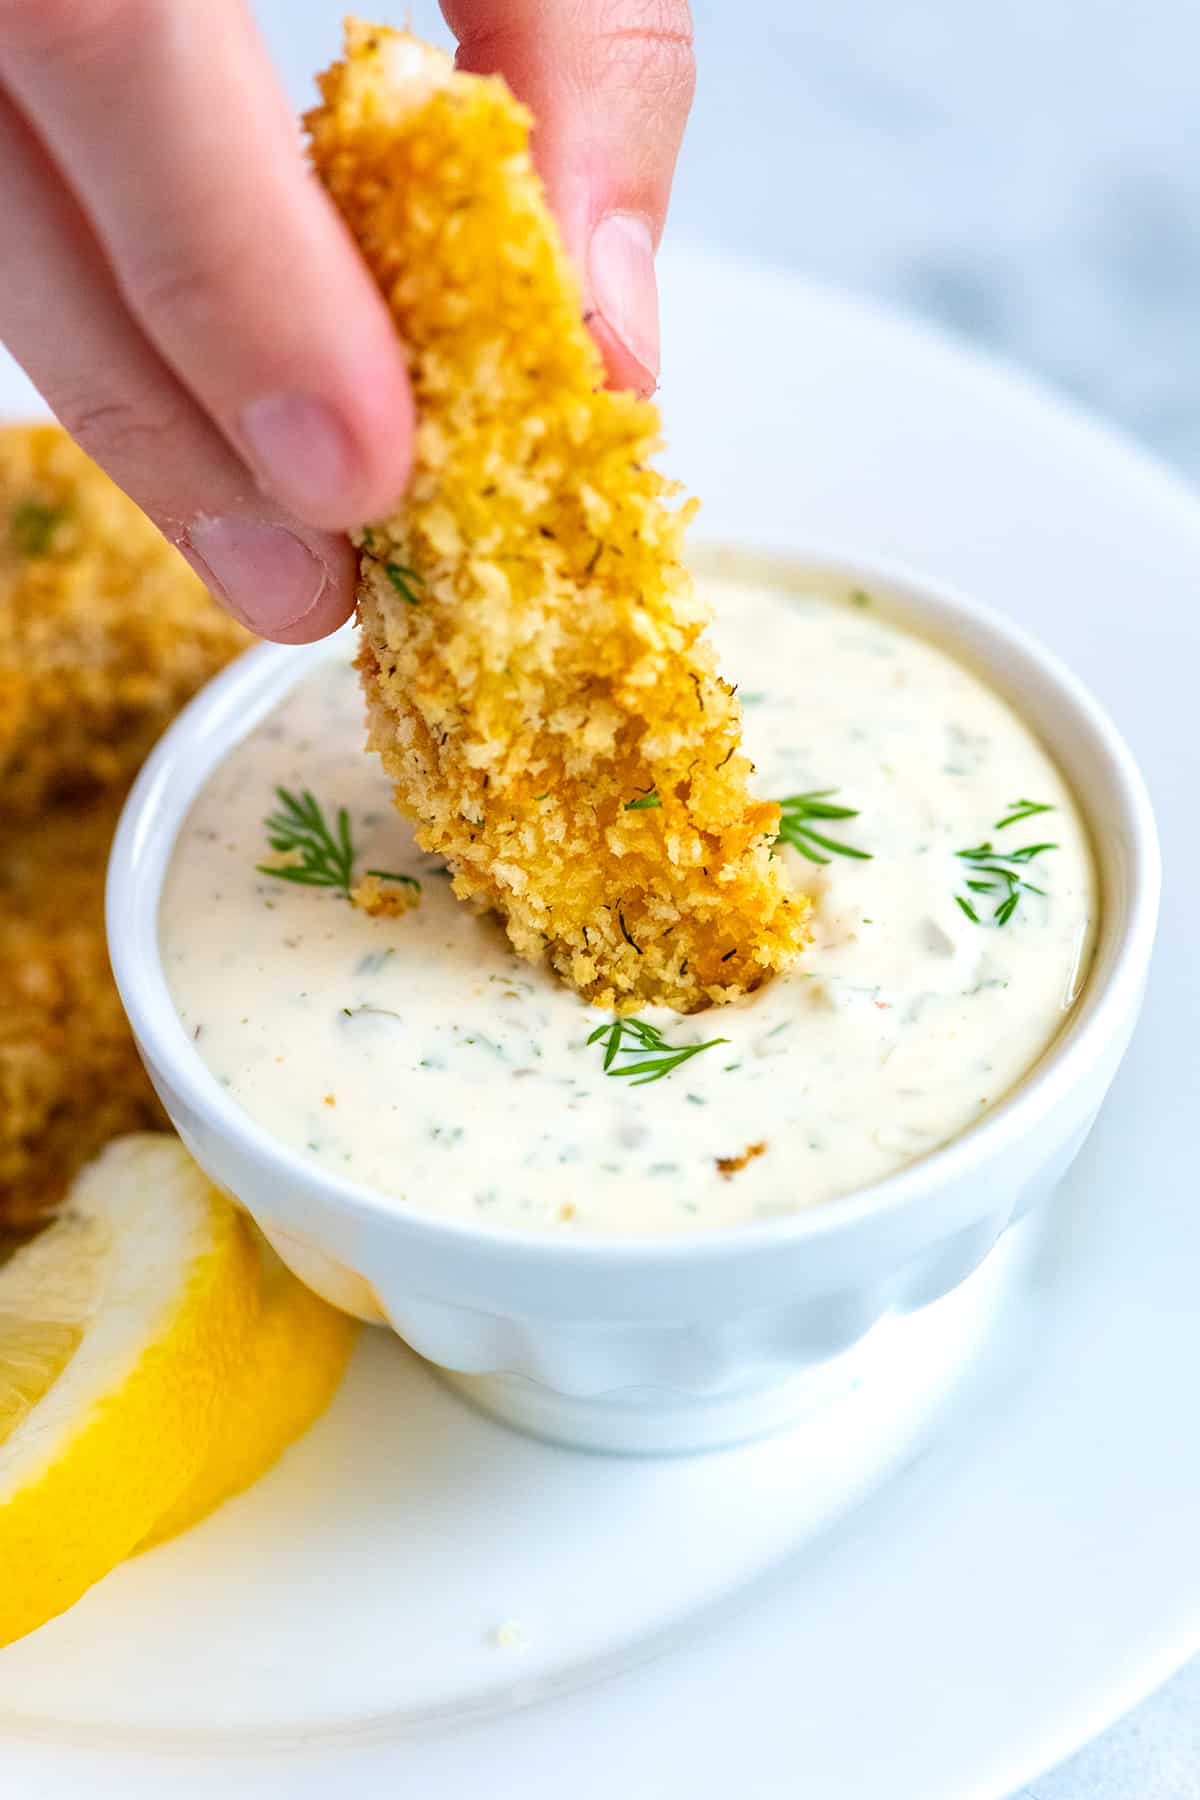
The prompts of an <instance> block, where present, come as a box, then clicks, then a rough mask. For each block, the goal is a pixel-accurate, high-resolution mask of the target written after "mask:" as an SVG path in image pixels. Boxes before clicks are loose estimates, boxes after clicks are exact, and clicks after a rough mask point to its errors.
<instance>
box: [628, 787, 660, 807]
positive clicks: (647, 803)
mask: <svg viewBox="0 0 1200 1800" xmlns="http://www.w3.org/2000/svg"><path fill="white" fill-rule="evenodd" d="M661 805H662V801H661V800H660V799H659V797H658V794H657V792H656V790H655V789H654V788H651V789H650V791H649V793H646V794H641V795H639V797H638V798H637V799H636V800H627V801H626V802H625V811H626V812H651V811H652V810H653V809H654V808H655V807H656V806H661Z"/></svg>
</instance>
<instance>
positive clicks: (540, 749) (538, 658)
mask: <svg viewBox="0 0 1200 1800" xmlns="http://www.w3.org/2000/svg"><path fill="white" fill-rule="evenodd" d="M321 91H322V95H323V104H322V105H321V106H320V107H318V108H317V109H316V110H315V111H314V112H313V113H311V114H310V115H309V118H308V121H307V123H308V127H309V131H310V136H311V144H312V155H313V161H314V163H315V165H316V168H317V170H318V172H319V174H320V176H321V178H322V179H323V181H324V182H325V184H326V186H327V188H328V189H329V192H330V194H331V195H332V197H333V199H334V201H335V202H336V204H337V206H338V208H339V210H340V211H341V213H342V216H343V218H344V219H345V221H346V223H347V225H348V226H349V228H350V230H351V232H352V233H353V235H354V237H355V239H356V240H357V242H358V244H359V247H360V249H361V250H362V253H363V255H364V256H365V258H366V260H367V262H368V264H369V265H370V267H371V270H372V272H373V274H374V276H375V278H376V280H377V282H378V283H379V286H380V288H381V290H382V291H383V293H384V295H385V297H386V299H387V301H388V304H389V306H390V308H391V311H392V315H393V317H394V319H395V322H396V326H397V329H398V331H399V333H400V335H401V337H402V339H403V341H404V343H405V345H406V347H407V352H408V355H409V360H410V367H411V372H412V379H413V386H414V390H415V394H416V400H417V406H418V411H419V421H420V422H419V426H418V431H417V441H416V458H415V470H414V475H413V479H412V483H411V486H410V489H409V491H408V493H407V495H406V496H405V498H404V500H403V501H402V502H401V503H400V505H399V506H398V507H397V509H396V511H395V512H394V513H393V514H391V515H390V516H389V517H388V518H386V519H383V520H380V521H378V522H376V523H375V524H373V525H372V526H371V527H370V528H369V529H368V530H366V531H364V532H363V533H362V534H361V580H360V589H359V596H358V605H359V618H360V621H361V626H362V633H361V649H360V654H359V659H358V666H359V670H360V673H361V677H362V682H363V687H364V690H365V693H366V697H367V708H368V720H369V743H370V747H371V748H372V749H374V750H376V751H378V752H379V754H380V757H381V759H382V762H383V765H384V768H385V770H386V771H387V773H388V775H389V776H390V777H391V779H392V781H393V782H394V784H395V796H396V803H397V805H398V806H399V807H400V809H401V811H403V812H405V813H406V814H408V815H410V816H411V817H413V818H414V819H415V820H416V821H417V824H418V834H417V835H418V839H419V842H420V843H421V845H422V847H423V848H424V849H426V850H429V851H433V852H436V853H437V854H439V855H441V856H443V857H444V858H445V859H446V862H447V864H448V865H449V867H450V869H451V871H452V873H453V877H454V887H455V892H456V893H457V894H458V895H459V897H460V898H461V899H463V900H468V901H472V902H475V903H477V904H479V905H482V906H486V907H490V908H494V909H495V910H496V911H498V912H499V913H500V914H502V915H503V917H504V920H505V924H506V927H507V930H508V935H509V938H510V939H511V941H512V943H513V945H514V947H515V948H516V949H517V951H519V952H520V954H522V955H523V956H526V957H528V958H530V959H537V958H540V957H541V956H543V955H545V956H546V957H547V958H548V959H549V961H550V963H551V964H552V966H553V967H554V968H555V969H556V970H557V971H558V973H559V974H560V975H561V976H563V977H564V979H566V980H567V981H568V982H570V983H571V984H572V985H573V986H574V987H576V988H577V989H578V990H579V992H580V993H581V994H583V995H584V996H585V997H586V998H587V999H588V1000H591V1001H593V1002H595V1003H596V1004H597V1005H601V1006H608V1007H614V1008H616V1009H617V1010H618V1011H621V1012H626V1011H629V1010H632V1009H634V1008H636V1007H638V1006H641V1005H642V1004H643V1003H648V1002H649V1003H659V1004H664V1005H668V1006H671V1007H674V1008H675V1009H676V1010H678V1011H680V1012H694V1011H697V1010H699V1009H700V1008H702V1007H705V1006H708V1005H711V1004H713V1003H719V1002H724V1001H729V1000H733V999H736V998H737V997H738V996H740V995H742V994H744V993H747V992H748V991H750V990H752V989H754V988H755V987H757V986H758V985H759V984H760V983H761V982H762V981H763V980H764V979H766V978H767V977H768V976H769V975H770V974H772V973H773V972H774V971H775V970H777V969H779V968H781V967H782V966H784V965H785V964H786V963H788V962H789V961H790V960H791V959H792V958H793V957H794V956H795V955H796V954H797V953H798V952H799V951H800V950H801V949H802V947H803V945H804V943H805V942H806V941H807V930H806V920H807V915H808V911H809V906H808V902H807V900H806V899H805V897H804V896H803V895H802V894H799V893H797V892H795V891H793V890H792V889H791V888H790V887H789V885H788V881H787V876H786V874H785V872H784V868H783V864H782V862H781V861H776V860H774V859H773V858H772V856H771V846H772V844H773V842H774V838H775V832H776V827H777V823H778V816H779V812H778V808H777V807H776V806H775V805H773V804H770V803H767V802H762V801H755V800H752V799H751V798H750V795H749V792H748V787H747V782H748V778H749V776H750V774H751V773H752V768H751V765H750V763H749V761H748V759H747V758H746V757H745V755H744V754H743V753H742V750H741V747H740V745H741V717H740V712H739V709H738V705H737V702H736V699H735V697H734V692H733V690H732V688H730V686H729V685H728V684H727V683H726V682H724V681H723V680H722V679H721V678H720V676H719V674H718V672H717V668H716V664H715V660H714V657H713V653H712V650H711V648H710V646H709V643H708V641H707V638H706V637H705V636H704V635H703V633H704V628H705V626H706V624H707V622H708V612H707V609H706V607H705V606H704V605H703V604H702V603H701V602H700V600H699V599H698V597H697V596H696V594H695V592H694V589H693V587H692V583H691V580H690V577H689V576H688V574H687V571H686V570H685V568H684V566H683V563H682V560H681V555H682V546H683V533H684V528H685V526H686V524H687V522H688V520H689V519H690V518H691V516H692V513H693V511H694V505H695V503H694V502H683V501H682V500H681V497H680V493H679V490H678V488H677V487H676V486H675V484H674V483H672V482H670V481H667V480H666V479H664V477H663V476H661V475H660V474H659V473H658V472H657V471H656V470H655V469H653V468H652V467H651V464H650V458H651V457H652V455H653V454H654V452H655V451H656V450H657V449H658V448H659V438H658V433H659V422H658V414H657V410H656V409H655V407H654V406H653V405H652V404H651V403H649V402H647V401H644V400H640V399H637V398H636V397H634V396H633V395H631V394H619V393H613V392H610V391H608V390H607V389H605V388H604V386H603V370H602V367H601V362H600V358H599V353H598V351H597V349H596V347H595V345H594V343H593V341H592V339H591V337H590V335H589V333H588V331H587V329H586V326H585V324H584V322H583V319H582V316H581V306H580V299H579V290H578V285H577V282H576V279H575V276H574V273H573V271H572V269H571V267H570V265H569V263H568V261H567V258H566V255H565V253H564V251H563V249H562V246H561V243H560V241H559V237H558V233H557V229H556V227H555V225H554V222H553V220H552V218H551V216H550V213H549V211H548V208H547V206H546V202H545V199H544V195H543V192H542V188H541V184H540V182H539V181H538V178H537V176H536V175H535V173H534V170H533V167H532V163H531V161H530V156H529V129H530V119H529V115H528V114H527V113H526V111H525V109H524V108H523V107H521V106H520V105H519V104H518V103H517V102H516V101H515V100H514V99H513V97H512V95H511V93H510V92H509V90H508V88H507V87H506V86H505V84H504V83H503V81H501V80H500V79H499V78H498V77H480V76H474V75H466V74H461V73H458V72H455V71H454V70H453V69H452V65H451V64H450V62H449V60H448V59H447V58H445V57H444V56H442V54H441V53H440V52H438V51H435V50H432V49H430V48H429V47H428V46H426V45H423V44H421V43H420V42H419V40H417V39H416V38H413V37H412V36H410V35H409V34H407V33H401V32H393V31H389V30H385V29H383V28H377V27H373V26H367V25H364V24H360V23H355V22H351V23H349V24H348V26H347V59H346V61H345V62H344V63H342V64H339V65H337V66H335V67H334V68H333V69H331V70H330V71H329V72H328V73H327V74H326V75H325V76H324V77H322V79H321Z"/></svg>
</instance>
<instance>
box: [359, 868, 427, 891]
mask: <svg viewBox="0 0 1200 1800" xmlns="http://www.w3.org/2000/svg"><path fill="white" fill-rule="evenodd" d="M367 874H368V875H374V876H375V877H376V878H377V879H378V880H379V881H398V882H399V883H400V885H401V887H410V888H413V889H415V891H416V892H417V893H418V894H419V893H420V891H421V884H420V882H419V881H418V880H417V878H416V876H415V875H397V874H396V873H395V871H394V870H392V869H368V870H367Z"/></svg>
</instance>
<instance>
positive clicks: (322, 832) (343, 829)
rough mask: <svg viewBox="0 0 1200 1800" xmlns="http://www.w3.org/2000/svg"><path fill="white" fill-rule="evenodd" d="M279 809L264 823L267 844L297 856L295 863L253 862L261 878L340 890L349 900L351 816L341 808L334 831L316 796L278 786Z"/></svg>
mask: <svg viewBox="0 0 1200 1800" xmlns="http://www.w3.org/2000/svg"><path fill="white" fill-rule="evenodd" d="M275 793H276V795H277V796H278V799H279V810H278V811H277V812H273V813H268V814H267V817H266V818H265V819H264V820H263V824H264V825H265V826H266V828H267V842H268V843H269V844H270V846H271V848H272V850H278V851H279V852H280V854H281V855H286V856H298V857H299V859H300V860H299V861H298V862H294V863H276V864H272V863H256V864H255V865H254V866H255V868H256V869H257V870H258V872H259V874H260V875H273V876H275V878H276V879H277V880H279V881H295V882H299V883H300V885H301V886H302V887H331V888H339V889H340V890H341V892H342V894H343V896H344V897H345V898H346V899H347V900H348V899H349V898H350V888H351V884H352V882H353V880H354V845H353V843H352V841H351V838H350V815H349V813H348V812H347V811H346V808H345V807H344V806H340V807H339V808H338V811H337V817H336V823H335V825H334V827H333V829H331V828H330V826H329V824H328V822H327V821H326V818H325V814H324V813H323V812H322V811H321V806H320V802H319V801H318V800H317V798H316V796H315V795H314V794H312V793H310V791H309V790H308V788H305V790H304V792H303V793H302V794H293V793H292V792H291V791H290V790H289V789H288V788H285V787H277V788H276V789H275Z"/></svg>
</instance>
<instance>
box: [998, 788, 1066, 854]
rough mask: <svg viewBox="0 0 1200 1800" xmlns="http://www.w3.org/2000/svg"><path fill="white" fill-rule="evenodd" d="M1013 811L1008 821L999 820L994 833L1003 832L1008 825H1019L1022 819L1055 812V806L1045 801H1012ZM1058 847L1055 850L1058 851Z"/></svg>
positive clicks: (1010, 803)
mask: <svg viewBox="0 0 1200 1800" xmlns="http://www.w3.org/2000/svg"><path fill="white" fill-rule="evenodd" d="M1008 804H1009V806H1010V808H1011V809H1012V810H1011V811H1010V812H1009V815H1008V817H1007V818H1006V819H997V820H996V823H995V825H994V826H993V827H992V829H993V830H994V831H1003V830H1004V828H1005V826H1006V825H1019V824H1020V822H1021V820H1022V819H1032V818H1033V817H1034V816H1035V814H1037V813H1048V812H1053V811H1054V808H1053V806H1051V805H1049V804H1047V802H1046V801H1044V800H1010V801H1009V803H1008ZM1057 847H1058V846H1057V845H1056V846H1055V848H1056V849H1057Z"/></svg>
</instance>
